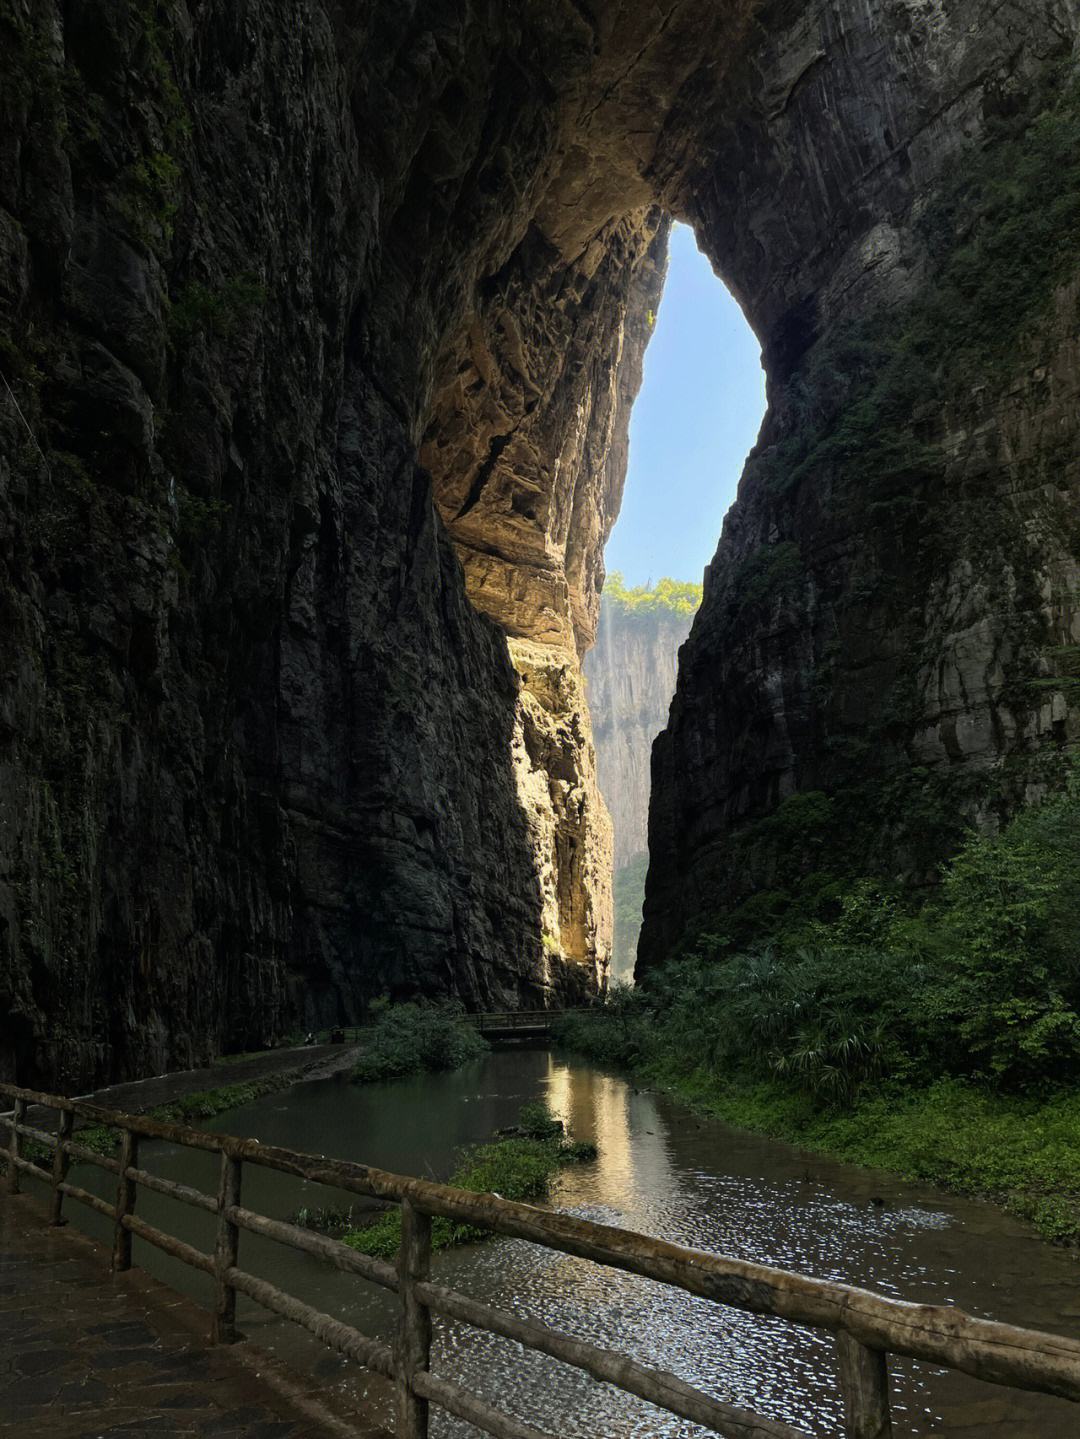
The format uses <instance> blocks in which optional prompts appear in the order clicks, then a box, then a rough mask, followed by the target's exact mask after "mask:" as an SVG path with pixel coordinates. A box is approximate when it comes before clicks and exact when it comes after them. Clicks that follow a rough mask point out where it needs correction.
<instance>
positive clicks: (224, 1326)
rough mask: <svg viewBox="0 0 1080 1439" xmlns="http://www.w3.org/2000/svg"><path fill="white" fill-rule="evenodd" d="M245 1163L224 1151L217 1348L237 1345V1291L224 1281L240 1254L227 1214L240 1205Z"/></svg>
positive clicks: (216, 1258)
mask: <svg viewBox="0 0 1080 1439" xmlns="http://www.w3.org/2000/svg"><path fill="white" fill-rule="evenodd" d="M242 1163H243V1161H242V1160H240V1159H234V1158H233V1156H232V1155H231V1154H229V1153H228V1152H227V1151H226V1150H224V1149H223V1150H222V1151H221V1179H220V1182H219V1184H218V1231H217V1246H216V1248H215V1250H214V1270H215V1273H216V1275H217V1294H216V1296H215V1299H214V1326H213V1330H212V1332H211V1335H210V1338H211V1341H212V1342H213V1343H214V1344H235V1343H236V1339H237V1334H236V1290H235V1289H234V1288H233V1287H232V1285H231V1284H230V1283H229V1282H228V1280H227V1279H226V1278H225V1275H226V1273H227V1272H228V1271H229V1270H230V1269H235V1268H236V1261H237V1257H238V1255H239V1250H240V1230H239V1229H238V1228H237V1226H236V1225H235V1224H233V1223H232V1222H231V1221H230V1220H229V1219H228V1218H226V1214H227V1211H228V1210H230V1209H232V1208H234V1207H235V1206H237V1205H239V1203H240V1179H241V1166H242Z"/></svg>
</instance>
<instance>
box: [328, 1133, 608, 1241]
mask: <svg viewBox="0 0 1080 1439" xmlns="http://www.w3.org/2000/svg"><path fill="white" fill-rule="evenodd" d="M540 1116H543V1118H544V1120H545V1122H546V1124H547V1126H548V1129H549V1133H548V1135H547V1136H546V1137H544V1138H511V1139H499V1140H496V1141H495V1142H494V1143H492V1144H478V1145H475V1146H473V1147H472V1148H469V1149H464V1150H462V1151H461V1154H460V1158H459V1162H458V1166H457V1168H456V1169H455V1170H454V1172H453V1174H452V1175H451V1176H450V1178H449V1179H448V1180H447V1183H448V1184H450V1185H452V1186H453V1187H454V1188H455V1189H468V1190H471V1191H472V1192H473V1193H476V1194H497V1195H498V1196H499V1198H500V1199H512V1200H516V1201H517V1202H518V1203H522V1204H527V1203H530V1202H532V1201H535V1200H541V1199H546V1198H547V1197H548V1195H549V1194H550V1192H551V1184H552V1181H553V1179H554V1178H555V1176H556V1174H558V1172H559V1170H560V1169H561V1168H562V1167H563V1166H564V1165H566V1164H576V1163H581V1162H583V1161H587V1160H590V1159H595V1158H596V1145H595V1144H590V1143H588V1142H587V1141H584V1140H577V1141H574V1140H564V1139H563V1138H562V1137H561V1135H562V1125H561V1124H560V1123H559V1121H558V1120H556V1119H555V1118H554V1116H553V1115H552V1114H551V1112H550V1111H549V1110H548V1109H547V1107H546V1105H542V1104H527V1105H524V1106H523V1108H522V1110H521V1112H520V1114H519V1115H518V1124H517V1128H518V1129H519V1130H527V1129H528V1128H529V1127H530V1125H531V1126H532V1127H538V1124H539V1119H540ZM556 1125H557V1126H558V1128H557V1129H556V1128H554V1126H556ZM490 1238H491V1231H490V1230H489V1229H483V1228H481V1227H479V1226H477V1225H471V1224H460V1223H458V1222H457V1221H456V1220H452V1219H446V1218H443V1217H442V1216H438V1217H436V1218H435V1219H434V1220H433V1221H432V1225H431V1244H432V1248H433V1249H449V1248H452V1247H453V1246H455V1245H458V1244H472V1243H475V1242H477V1241H478V1240H482V1239H490ZM345 1243H346V1244H348V1245H349V1246H350V1247H351V1248H353V1249H357V1250H359V1251H360V1252H361V1253H362V1254H371V1255H374V1256H375V1257H376V1258H380V1259H392V1258H394V1256H395V1255H396V1254H397V1252H398V1246H399V1244H400V1243H401V1212H400V1210H398V1209H393V1210H390V1211H389V1212H388V1213H386V1214H383V1215H381V1216H380V1218H379V1219H377V1220H376V1221H375V1223H374V1224H370V1225H368V1226H366V1227H365V1228H363V1229H355V1230H352V1231H350V1232H349V1233H348V1234H346V1235H345Z"/></svg>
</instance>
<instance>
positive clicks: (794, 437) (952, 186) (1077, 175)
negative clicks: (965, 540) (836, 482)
mask: <svg viewBox="0 0 1080 1439" xmlns="http://www.w3.org/2000/svg"><path fill="white" fill-rule="evenodd" d="M1048 88H1050V89H1052V88H1053V80H1050V81H1048ZM1044 94H1045V92H1044ZM921 228H922V232H923V237H924V240H925V242H926V245H927V248H928V250H929V253H930V256H931V270H930V274H929V275H928V277H927V281H926V283H925V284H924V286H923V288H922V290H921V292H920V295H919V298H918V299H917V300H916V301H915V302H914V303H913V304H911V305H909V306H906V307H902V308H901V309H899V310H898V311H895V312H891V313H890V314H888V315H882V314H875V315H872V316H870V317H868V318H867V319H866V320H865V321H863V322H862V323H861V324H859V325H856V326H854V327H852V328H850V329H849V330H848V331H847V332H846V333H841V334H838V335H837V336H836V337H835V338H834V339H832V340H831V341H830V342H828V343H826V344H823V345H819V346H816V347H815V348H814V350H813V351H812V352H811V355H810V358H809V361H808V363H807V364H806V365H804V366H803V367H802V369H800V371H799V372H798V373H797V374H796V375H795V376H794V377H793V378H792V379H791V380H790V381H789V382H788V385H787V387H786V395H785V405H784V408H785V409H786V410H787V411H788V412H789V413H790V414H791V415H792V416H793V417H794V419H795V421H796V425H795V428H794V430H793V432H792V433H791V434H790V435H789V437H788V438H787V440H786V441H785V442H784V443H782V444H781V445H779V446H778V447H776V449H775V450H774V451H773V452H772V453H771V454H770V455H769V456H768V458H767V460H765V461H764V463H765V464H766V468H767V470H768V472H769V474H770V476H771V482H772V484H773V487H774V488H776V489H780V490H790V489H794V488H795V487H796V486H798V485H799V484H800V483H801V482H802V481H804V480H806V479H811V478H813V477H815V476H817V475H820V474H821V473H822V472H823V471H824V470H826V469H831V470H834V471H835V470H836V468H837V467H839V468H840V470H841V471H842V472H843V475H844V478H845V479H846V480H848V481H850V484H851V485H852V486H853V487H857V488H858V489H859V490H860V492H861V493H863V494H864V495H867V496H868V497H869V498H870V499H871V500H878V501H881V500H883V499H886V498H891V500H892V502H895V501H896V499H897V498H898V496H897V494H896V489H897V487H898V486H899V485H905V486H909V485H910V482H911V481H912V480H918V479H921V478H924V477H925V476H926V474H927V471H930V472H933V471H934V470H936V469H938V468H940V466H941V465H942V463H943V462H944V457H943V456H942V455H941V453H940V452H939V451H938V450H936V449H935V448H934V447H933V446H932V445H929V444H926V443H923V442H922V441H921V440H920V438H919V426H920V423H923V422H925V421H926V420H928V419H929V418H931V417H932V416H935V415H937V414H939V413H940V410H941V406H942V403H943V402H948V401H952V402H954V403H959V402H963V401H964V400H966V399H967V398H968V397H969V396H970V393H971V389H972V387H973V386H975V385H981V386H984V385H985V384H986V383H987V381H992V380H993V379H994V378H995V376H1002V377H1004V378H1007V377H1008V376H1009V375H1011V374H1012V372H1013V369H1014V368H1015V363H1016V349H1017V345H1018V344H1019V343H1020V342H1021V341H1022V340H1023V338H1024V336H1025V333H1026V332H1027V331H1029V330H1030V329H1031V328H1032V326H1033V324H1034V322H1035V321H1036V320H1037V319H1038V318H1039V316H1040V314H1041V313H1042V311H1043V310H1044V309H1045V307H1046V306H1047V305H1048V304H1049V301H1050V298H1051V296H1052V294H1053V291H1054V288H1055V287H1056V286H1057V285H1058V284H1060V283H1061V282H1062V281H1063V280H1064V279H1065V278H1066V277H1067V276H1068V275H1069V273H1070V272H1071V268H1072V266H1073V265H1074V264H1075V262H1076V260H1077V258H1078V257H1080V86H1078V85H1077V84H1075V83H1073V84H1070V85H1068V86H1066V87H1065V88H1063V89H1059V90H1058V91H1057V93H1056V94H1055V95H1054V97H1053V99H1052V100H1051V101H1050V102H1049V103H1048V104H1047V105H1046V108H1045V109H1042V110H1041V111H1040V112H1039V113H1037V114H1034V115H1032V114H1031V113H1029V114H1028V115H1027V116H1020V117H1018V118H1017V119H1016V120H1015V121H1014V122H1012V125H1011V126H1010V127H1009V129H1008V130H1006V129H1005V127H1003V126H997V127H995V131H994V134H993V136H992V143H991V144H990V145H989V146H988V147H987V148H986V149H985V150H983V151H982V152H976V153H974V154H972V153H967V154H965V155H964V157H963V159H962V161H961V162H960V163H959V164H958V165H957V166H956V167H955V169H954V171H953V172H952V173H951V174H950V175H947V176H946V177H945V180H944V183H943V185H942V187H941V190H940V192H939V194H938V195H937V197H936V198H935V199H933V200H932V201H931V202H930V204H929V205H928V206H927V208H926V211H925V213H924V215H923V217H922V220H921ZM906 498H907V499H908V500H909V502H910V503H911V504H913V505H918V504H922V503H923V501H922V500H921V499H919V498H916V497H913V496H911V495H908V496H907V497H906Z"/></svg>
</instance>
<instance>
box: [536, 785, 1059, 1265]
mask: <svg viewBox="0 0 1080 1439" xmlns="http://www.w3.org/2000/svg"><path fill="white" fill-rule="evenodd" d="M804 799H805V800H806V801H807V802H808V803H814V802H817V801H815V798H814V797H813V796H805V797H804ZM557 1037H558V1039H559V1042H561V1043H563V1044H565V1045H567V1046H569V1047H571V1048H574V1049H577V1050H579V1051H581V1052H583V1053H586V1054H588V1055H590V1056H591V1057H593V1058H595V1059H598V1060H600V1061H602V1062H606V1063H611V1064H618V1065H625V1066H629V1067H631V1068H633V1069H635V1070H637V1071H639V1072H642V1073H645V1074H647V1075H649V1076H651V1077H652V1078H653V1080H654V1081H657V1082H661V1083H664V1084H667V1085H670V1086H671V1087H673V1088H674V1089H676V1090H677V1091H678V1092H680V1093H682V1094H684V1095H686V1096H687V1097H689V1098H692V1099H694V1100H695V1101H696V1102H698V1103H701V1104H703V1105H704V1106H705V1107H706V1108H708V1109H709V1110H710V1111H711V1112H713V1113H715V1114H717V1115H719V1116H721V1117H723V1118H725V1119H728V1120H729V1121H731V1122H733V1123H738V1124H744V1125H747V1126H748V1127H751V1128H756V1129H762V1130H764V1131H765V1132H767V1133H770V1134H776V1135H779V1136H781V1137H784V1138H790V1139H797V1140H798V1141H799V1142H800V1143H803V1144H810V1145H815V1146H817V1147H819V1148H821V1149H823V1150H827V1151H829V1152H831V1153H835V1154H839V1155H842V1156H843V1157H844V1158H848V1159H855V1160H859V1161H860V1162H862V1163H867V1164H875V1165H883V1166H885V1167H889V1168H893V1169H900V1170H901V1171H902V1172H904V1173H905V1174H909V1175H913V1176H917V1177H919V1178H924V1179H932V1180H934V1181H935V1182H938V1183H941V1184H946V1185H949V1186H950V1187H953V1188H955V1189H959V1190H963V1191H964V1192H968V1193H991V1194H994V1195H996V1196H997V1197H999V1198H1001V1199H1002V1200H1003V1201H1004V1202H1006V1203H1007V1204H1008V1205H1009V1206H1010V1207H1011V1208H1013V1209H1014V1210H1016V1211H1017V1212H1019V1213H1023V1214H1025V1215H1027V1216H1029V1217H1031V1218H1033V1219H1034V1220H1035V1222H1036V1223H1037V1224H1039V1226H1040V1228H1041V1229H1042V1230H1043V1232H1044V1233H1046V1234H1047V1235H1049V1236H1051V1237H1053V1238H1059V1239H1060V1238H1065V1237H1068V1238H1072V1239H1077V1240H1080V1095H1077V1094H1076V1093H1075V1081H1076V1077H1077V1074H1078V1073H1080V769H1075V768H1074V772H1073V777H1072V781H1071V783H1070V785H1069V787H1068V789H1067V791H1066V792H1065V793H1064V794H1061V795H1058V796H1056V797H1054V798H1051V799H1048V800H1047V801H1046V802H1045V803H1043V804H1042V805H1041V806H1038V807H1035V808H1031V809H1028V810H1026V811H1024V812H1022V813H1021V814H1020V815H1019V816H1018V817H1017V818H1016V819H1014V820H1013V821H1012V823H1011V824H1010V825H1008V826H1007V828H1005V829H1004V830H1003V831H1002V832H1001V833H1000V834H998V835H996V836H983V835H970V836H969V838H968V839H967V841H966V842H965V843H964V844H963V846H962V847H961V849H960V852H959V853H958V855H957V856H956V858H955V859H954V860H953V861H952V863H951V864H949V865H947V866H946V867H945V869H944V871H943V874H942V878H941V884H940V886H939V887H938V888H937V889H936V890H935V891H933V892H932V894H931V895H930V897H929V898H928V899H925V900H924V901H923V902H922V903H921V904H920V903H917V902H915V901H913V900H911V899H910V898H906V897H904V896H903V895H902V894H901V893H900V892H898V891H897V892H892V893H890V892H888V891H885V890H883V889H882V888H880V887H875V886H873V885H871V884H870V883H865V884H862V885H859V886H856V887H855V888H854V889H853V890H852V891H851V892H850V893H849V894H848V895H847V896H846V897H845V899H844V901H843V903H842V906H841V909H840V913H839V915H838V916H837V917H835V918H833V919H831V920H828V921H824V920H821V919H818V918H815V917H810V918H807V917H805V916H804V917H803V918H802V919H799V918H797V917H796V916H795V915H794V914H792V913H791V912H789V913H788V914H787V915H786V917H785V923H783V924H781V925H778V926H777V928H776V931H775V934H774V938H773V941H772V943H771V944H769V945H765V946H758V947H756V948H753V949H751V950H749V951H733V949H732V946H731V943H730V940H729V938H728V937H727V936H725V935H706V936H701V937H700V938H699V941H698V945H697V948H696V951H695V952H694V953H692V954H690V955H688V956H686V957H685V958H684V959H682V960H681V961H680V962H677V963H673V964H671V965H669V966H668V967H667V968H666V969H664V970H663V971H662V972H661V973H660V974H658V975H656V976H652V977H650V980H649V985H648V988H647V990H646V991H645V992H644V993H642V992H640V991H628V990H618V989H617V990H616V991H615V992H614V993H613V995H612V998H611V1000H610V1001H609V1004H608V1006H607V1007H606V1009H605V1010H604V1011H601V1012H597V1013H595V1014H583V1015H570V1016H567V1017H566V1018H565V1019H564V1020H563V1022H562V1024H561V1026H560V1028H559V1030H558V1032H557Z"/></svg>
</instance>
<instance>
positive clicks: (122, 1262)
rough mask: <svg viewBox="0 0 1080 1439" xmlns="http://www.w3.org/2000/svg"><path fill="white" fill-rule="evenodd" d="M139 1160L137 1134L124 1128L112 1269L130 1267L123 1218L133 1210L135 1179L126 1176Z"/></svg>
mask: <svg viewBox="0 0 1080 1439" xmlns="http://www.w3.org/2000/svg"><path fill="white" fill-rule="evenodd" d="M138 1162H139V1136H138V1135H137V1134H132V1132H131V1130H130V1129H125V1130H124V1132H123V1134H122V1135H121V1137H120V1175H119V1178H118V1179H117V1181H116V1224H115V1227H114V1229H113V1260H112V1267H113V1271H114V1272H115V1273H117V1274H122V1273H124V1272H125V1271H126V1270H128V1269H130V1268H131V1230H130V1229H127V1228H126V1227H125V1225H124V1220H125V1219H126V1218H127V1216H128V1215H129V1214H132V1213H133V1212H134V1210H135V1181H134V1179H131V1178H130V1177H129V1176H128V1170H129V1169H134V1168H135V1166H136V1165H137V1164H138Z"/></svg>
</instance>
